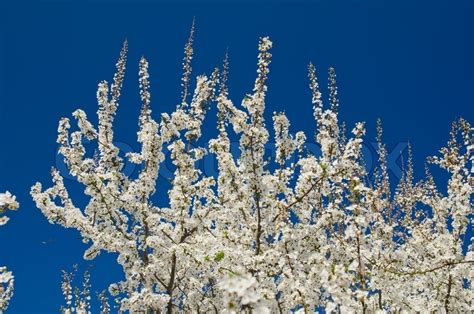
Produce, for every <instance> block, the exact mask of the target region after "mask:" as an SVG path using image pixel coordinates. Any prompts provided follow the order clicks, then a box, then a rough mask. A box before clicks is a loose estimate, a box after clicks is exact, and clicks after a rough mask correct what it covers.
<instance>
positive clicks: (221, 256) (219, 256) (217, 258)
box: [214, 251, 224, 262]
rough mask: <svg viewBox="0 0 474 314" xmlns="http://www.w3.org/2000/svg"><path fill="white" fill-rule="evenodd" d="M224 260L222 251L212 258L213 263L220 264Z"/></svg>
mask: <svg viewBox="0 0 474 314" xmlns="http://www.w3.org/2000/svg"><path fill="white" fill-rule="evenodd" d="M223 259H224V252H222V251H219V252H217V253H216V255H215V256H214V261H216V262H220V261H222V260H223Z"/></svg>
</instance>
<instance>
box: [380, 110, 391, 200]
mask: <svg viewBox="0 0 474 314" xmlns="http://www.w3.org/2000/svg"><path fill="white" fill-rule="evenodd" d="M382 135H383V128H382V120H381V119H380V118H379V119H377V154H378V159H379V164H380V170H381V173H380V175H381V181H380V184H381V186H382V190H384V192H385V193H386V195H387V196H389V195H390V181H389V177H388V169H387V149H386V147H385V145H384V144H383V142H382Z"/></svg>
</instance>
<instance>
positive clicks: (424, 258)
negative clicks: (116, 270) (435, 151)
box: [31, 28, 474, 313]
mask: <svg viewBox="0 0 474 314" xmlns="http://www.w3.org/2000/svg"><path fill="white" fill-rule="evenodd" d="M193 34H194V28H193V29H192V32H191V36H190V39H189V40H188V43H187V44H186V47H185V58H184V64H183V72H184V74H183V79H182V87H183V92H182V99H181V102H180V103H179V105H178V106H177V107H176V110H175V111H174V112H172V113H170V114H168V113H163V114H161V115H160V118H159V119H158V120H155V119H154V118H153V117H152V111H151V96H150V91H149V88H150V82H149V75H148V66H149V65H148V61H147V60H146V59H145V58H142V59H141V60H140V64H139V77H140V78H139V86H140V96H141V100H142V109H141V112H140V116H139V125H138V128H139V130H138V132H137V137H138V142H139V143H140V144H141V150H140V151H138V152H132V153H129V154H127V156H126V157H125V158H128V159H129V160H130V161H131V162H133V163H136V164H140V165H142V167H141V170H140V173H139V174H138V175H137V176H136V177H135V176H133V177H132V176H127V175H125V174H124V172H123V166H124V160H123V158H122V157H121V156H120V155H119V153H118V152H119V149H118V147H116V146H115V145H114V140H113V137H114V134H113V122H114V118H115V114H116V110H117V108H118V105H119V97H120V88H121V86H122V82H123V77H124V73H125V64H126V55H127V49H128V45H127V43H125V44H124V46H123V48H122V51H121V54H120V57H119V61H118V62H117V72H116V74H115V76H114V79H113V83H112V84H111V87H110V88H109V84H108V83H107V82H106V81H102V82H101V83H99V87H98V91H97V100H98V104H99V109H98V117H99V122H98V126H97V127H95V126H94V125H93V124H92V123H91V122H90V121H89V120H88V118H87V116H86V113H85V112H83V111H82V110H77V111H75V112H74V114H73V117H74V118H75V119H76V121H77V125H78V130H76V131H73V130H72V129H71V123H70V120H69V119H67V118H63V119H61V121H60V122H59V128H58V140H57V142H58V143H59V145H60V153H61V154H62V155H63V156H64V159H65V163H66V165H67V167H68V169H69V171H70V173H71V175H72V176H74V177H75V178H76V180H77V181H78V182H79V183H81V184H82V185H83V186H84V193H85V194H86V195H87V196H88V197H89V203H88V205H87V206H86V207H85V208H79V207H77V206H76V205H74V202H73V200H72V198H71V197H70V195H69V193H68V189H67V187H66V185H65V183H64V180H63V178H62V177H61V175H60V173H59V172H58V171H57V170H55V169H53V171H52V178H53V185H52V187H49V188H46V189H43V187H42V185H41V184H40V183H36V184H35V185H34V186H33V187H32V190H31V195H32V197H33V199H34V201H35V202H36V205H37V206H38V208H40V209H41V211H42V212H43V214H44V215H45V216H46V218H47V219H48V220H49V221H50V222H51V223H57V224H60V225H63V226H64V227H67V228H73V229H76V230H78V231H79V232H80V234H81V237H82V239H83V241H84V242H86V243H89V244H90V247H89V248H88V249H87V250H86V251H85V253H84V258H86V259H93V258H95V257H96V256H97V255H98V254H99V253H100V252H101V251H106V252H112V253H115V254H117V256H118V257H117V263H119V264H120V265H121V266H122V268H123V272H124V278H123V280H121V281H119V282H116V283H113V284H111V286H110V287H109V292H110V293H111V294H112V295H113V296H114V297H116V298H117V300H119V304H120V306H121V309H122V310H124V311H125V310H128V311H130V312H139V311H142V312H143V311H148V312H160V313H161V312H166V313H173V312H178V311H183V312H193V313H194V312H197V313H201V312H228V313H241V312H245V313H250V312H253V313H283V312H288V311H298V312H305V313H306V312H313V311H315V310H316V309H321V308H324V309H326V311H328V312H333V311H335V312H343V313H345V312H353V311H357V312H399V311H443V310H444V311H446V312H450V311H451V310H452V309H457V310H459V311H462V312H464V311H466V312H467V311H473V310H474V300H473V298H472V293H473V291H472V289H473V288H472V280H473V276H474V269H473V263H474V253H473V247H472V245H471V244H469V243H471V241H470V239H467V240H466V239H464V237H465V234H466V230H467V228H468V226H469V219H471V218H472V189H473V186H472V183H473V181H472V177H471V174H472V170H471V168H470V167H472V163H473V154H472V152H473V150H474V142H473V138H472V131H473V129H472V127H471V126H470V124H469V123H468V122H467V121H466V120H463V119H460V120H459V121H457V122H456V123H454V124H453V130H452V132H451V133H452V134H451V139H450V141H449V142H448V144H447V146H446V147H445V148H443V149H441V151H440V153H441V156H439V157H434V158H432V159H430V163H431V164H434V165H437V166H439V167H441V168H442V169H445V170H446V171H447V172H448V174H449V176H450V179H449V182H448V186H447V192H445V193H442V192H441V191H442V189H438V188H437V187H436V184H435V180H434V178H433V176H432V175H431V174H430V172H429V168H428V167H427V175H426V178H425V179H423V180H421V181H419V182H415V181H414V175H413V168H412V163H411V157H409V162H408V166H407V167H406V169H405V170H404V175H403V177H402V179H401V180H400V182H399V184H398V185H397V186H396V188H393V189H392V188H391V187H390V181H391V180H390V178H389V177H388V171H387V166H386V148H385V146H384V144H383V143H382V128H381V126H379V128H378V136H377V138H378V142H379V144H378V155H379V166H378V168H377V170H376V173H375V175H374V177H373V178H370V175H369V173H368V171H367V170H366V168H365V166H364V160H363V156H362V151H361V147H362V143H363V140H364V139H363V138H364V136H365V126H364V123H357V124H356V125H355V126H354V127H353V129H352V133H351V134H346V132H345V128H344V127H342V124H341V123H340V121H339V115H338V107H339V100H338V91H337V86H336V72H335V70H334V69H333V68H331V69H330V70H329V106H325V105H324V102H323V99H322V93H321V92H320V88H319V83H318V81H317V75H316V69H315V67H314V66H313V65H312V64H310V66H309V80H310V84H309V85H310V89H311V92H312V103H313V111H314V117H315V125H316V126H317V128H315V135H314V138H315V140H316V142H317V143H318V144H319V145H320V147H321V153H320V154H317V155H316V154H312V153H311V152H308V150H307V149H305V145H306V143H308V141H307V136H306V135H305V134H304V133H303V132H296V133H294V134H293V133H291V132H290V129H291V125H290V121H289V119H288V118H287V117H286V115H285V114H284V113H274V114H273V117H272V120H273V128H270V127H267V125H266V121H265V106H266V93H267V86H266V81H267V76H268V74H269V69H270V62H271V53H270V49H271V47H272V42H271V41H270V39H269V38H267V37H263V38H261V39H260V42H259V47H258V49H259V54H258V67H257V77H256V80H255V83H254V86H253V89H252V92H251V93H249V94H247V95H246V96H245V97H244V98H243V100H242V103H241V105H240V106H239V105H236V104H234V102H233V101H232V100H231V99H230V96H229V90H228V87H227V80H228V75H229V62H228V58H227V57H226V59H225V61H224V65H223V67H222V69H220V70H215V71H214V72H213V73H212V74H211V75H210V76H206V75H201V76H198V77H197V79H196V84H195V89H194V93H190V92H189V90H190V75H191V65H190V62H191V60H192V53H193V48H192V42H193ZM191 95H192V96H191ZM190 96H191V97H190ZM212 104H215V105H216V107H217V110H218V123H217V128H218V135H217V136H216V137H215V138H213V139H211V140H210V141H203V140H201V135H202V131H203V122H204V118H205V116H206V115H207V113H208V111H209V110H208V109H209V107H210V105H212ZM204 130H205V129H204ZM272 136H273V141H274V143H275V148H276V154H275V156H269V155H268V153H267V152H266V151H265V146H266V145H267V144H268V143H269V141H271V137H272ZM231 137H232V138H234V137H235V138H237V139H238V140H239V151H238V153H235V152H233V151H231V149H230V142H231ZM84 139H88V140H91V141H95V142H96V143H97V148H98V151H97V153H96V154H94V156H93V157H88V156H91V154H86V151H85V147H84V146H83V141H84ZM164 149H169V150H170V151H171V155H170V158H171V162H172V164H173V165H174V175H173V177H172V178H171V180H170V188H169V189H168V198H169V203H168V204H167V205H166V206H158V205H157V204H156V203H155V202H154V201H153V198H152V196H153V195H154V193H155V192H156V191H157V189H158V186H157V182H158V173H159V169H160V165H162V164H163V163H164V162H165V154H164ZM206 155H212V156H214V157H215V159H216V160H217V163H218V169H219V171H218V174H217V175H216V176H206V174H205V173H204V172H203V171H202V169H200V168H199V166H198V165H199V161H200V160H201V159H202V158H203V157H204V156H206ZM159 188H160V189H164V188H165V187H161V186H159ZM466 243H467V244H469V245H467V250H465V249H464V250H463V247H465V246H466V245H465V244H466Z"/></svg>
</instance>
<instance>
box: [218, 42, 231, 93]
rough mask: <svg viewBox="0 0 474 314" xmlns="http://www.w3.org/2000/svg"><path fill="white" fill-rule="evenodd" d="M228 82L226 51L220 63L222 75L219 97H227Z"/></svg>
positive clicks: (227, 55)
mask: <svg viewBox="0 0 474 314" xmlns="http://www.w3.org/2000/svg"><path fill="white" fill-rule="evenodd" d="M228 80H229V50H228V49H226V51H225V55H224V61H223V62H222V74H221V81H220V87H219V94H220V95H221V96H227V95H228V93H229V88H228V86H227V81H228Z"/></svg>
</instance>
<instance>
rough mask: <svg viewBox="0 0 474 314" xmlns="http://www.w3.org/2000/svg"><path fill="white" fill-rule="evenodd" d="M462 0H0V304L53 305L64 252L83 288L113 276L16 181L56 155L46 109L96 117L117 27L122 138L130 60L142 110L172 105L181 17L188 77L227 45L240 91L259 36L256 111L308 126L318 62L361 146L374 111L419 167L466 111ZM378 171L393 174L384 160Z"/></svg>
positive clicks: (473, 81)
mask: <svg viewBox="0 0 474 314" xmlns="http://www.w3.org/2000/svg"><path fill="white" fill-rule="evenodd" d="M473 10H474V9H473V3H472V1H469V0H464V1H462V0H461V1H456V3H453V2H452V1H436V0H431V1H408V0H400V1H384V0H377V1H375V0H374V1H360V0H350V1H340V0H331V1H330V0H319V1H316V0H313V1H309V0H308V1H302V0H300V1H287V2H285V1H244V2H238V1H219V2H218V1H189V2H186V1H177V2H171V1H170V2H160V1H151V0H150V1H141V0H138V1H125V0H123V1H109V0H95V1H94V0H89V1H72V0H71V1H67V0H51V1H45V0H43V1H34V2H33V1H23V0H19V1H7V0H3V1H0V139H1V147H2V149H1V153H0V191H3V190H7V189H8V190H9V191H11V192H13V193H14V194H16V195H17V196H18V199H19V201H20V203H21V208H20V210H19V211H18V212H15V213H12V214H11V215H10V217H11V221H10V222H9V224H8V225H6V226H4V227H2V228H0V238H1V243H2V244H1V248H0V265H7V266H8V267H9V268H10V269H11V270H12V271H14V273H15V283H16V289H15V296H14V298H13V300H12V302H11V306H10V309H9V311H8V312H9V313H54V312H56V311H57V309H58V308H59V306H60V305H61V304H62V296H61V291H60V270H61V269H70V268H71V267H72V265H73V264H74V263H79V264H80V265H81V267H82V269H85V268H86V267H88V265H90V266H92V268H91V269H92V283H93V287H94V288H95V289H96V290H101V289H103V288H106V286H107V284H108V283H110V282H111V281H112V280H117V279H119V278H120V269H119V268H118V266H116V265H115V262H114V257H113V256H110V255H107V254H102V255H100V256H99V257H98V258H97V259H96V260H95V261H93V262H87V263H86V262H84V261H83V260H82V254H83V248H84V245H83V244H81V242H80V240H79V238H78V234H77V233H76V232H75V231H74V230H66V229H63V228H62V227H60V226H56V225H50V224H49V223H48V222H47V220H46V219H45V218H44V217H43V216H42V214H41V213H40V211H39V210H38V209H36V208H35V206H34V204H33V202H32V201H31V198H30V197H29V190H30V187H31V185H33V184H34V183H35V182H36V181H40V182H42V183H44V185H46V186H48V185H49V182H50V178H49V171H50V168H51V166H58V165H59V166H60V163H58V158H57V156H56V148H57V147H56V143H55V141H56V130H57V123H58V120H59V119H60V117H63V116H70V114H71V112H72V111H73V110H75V109H76V108H82V109H83V110H85V111H86V113H88V115H89V116H90V117H93V118H92V120H94V121H96V118H95V117H94V114H95V112H96V110H97V108H96V100H95V91H96V86H97V83H98V82H99V81H100V80H103V79H106V80H109V81H110V80H111V78H112V76H113V72H114V64H115V60H116V58H117V56H118V52H119V49H120V47H121V44H122V41H123V40H124V39H125V38H128V40H129V45H130V51H129V58H128V69H127V74H126V79H125V86H124V90H123V92H122V95H123V96H122V98H121V104H120V108H119V111H118V117H117V126H116V140H117V141H119V142H120V143H122V144H121V145H122V146H123V147H124V149H129V148H133V149H138V145H137V144H136V141H135V131H136V125H137V116H138V112H139V108H140V102H139V95H138V84H137V80H138V74H137V73H138V61H139V58H140V57H141V56H142V55H145V56H146V57H147V58H148V60H149V62H150V72H151V73H150V75H151V83H152V87H151V92H152V108H153V110H154V115H155V117H156V116H157V113H158V112H163V111H164V112H170V111H172V110H173V108H174V106H175V105H176V104H177V103H178V101H179V95H180V73H181V60H182V56H183V46H184V43H185V41H186V38H187V36H188V32H189V28H190V24H191V21H192V19H193V17H195V18H196V24H197V31H196V41H195V59H194V63H193V68H194V71H195V72H194V73H195V74H200V73H203V72H206V73H210V72H211V71H212V69H213V67H214V66H216V65H219V64H220V63H221V60H222V57H223V54H224V52H225V49H226V47H228V49H229V52H230V60H231V78H230V93H231V98H232V99H233V100H234V101H236V102H240V99H241V98H242V96H243V95H245V93H246V92H249V91H251V88H252V84H253V81H254V77H255V69H256V55H257V52H256V47H257V42H258V38H259V36H264V35H265V36H266V35H268V36H270V37H271V39H272V40H273V42H274V48H273V49H272V53H273V62H272V65H271V73H270V79H269V82H268V84H269V94H268V103H267V110H268V113H271V112H273V111H286V113H287V115H288V117H289V118H290V121H292V129H293V130H294V131H296V130H304V131H305V132H306V133H307V134H312V132H313V131H314V127H315V125H314V122H313V120H312V114H311V112H312V111H311V103H310V93H309V90H308V82H307V74H306V67H307V64H308V62H309V61H312V62H313V63H314V64H315V65H316V67H317V69H318V70H319V74H320V81H321V83H322V84H323V85H325V84H326V77H325V76H326V72H327V68H328V67H329V66H331V65H332V66H334V67H336V70H337V73H338V85H339V91H340V112H341V118H342V119H343V120H345V121H347V123H348V126H349V127H352V125H353V124H354V123H355V122H356V121H366V122H367V126H368V135H367V137H366V139H367V142H368V143H369V144H368V146H367V149H368V150H369V151H370V142H373V141H374V138H375V132H374V130H375V121H376V119H377V118H379V117H380V118H381V119H382V120H383V125H384V140H385V142H386V143H387V145H388V148H389V151H390V152H394V154H392V156H393V157H394V160H395V161H397V160H396V158H395V157H396V155H397V152H398V151H399V150H401V149H403V148H404V147H405V144H404V143H406V142H407V141H410V142H411V143H412V145H413V151H414V158H415V167H416V168H417V171H416V174H417V175H419V176H421V175H422V173H423V164H424V159H425V157H426V156H429V155H433V154H435V153H436V152H437V150H438V149H439V148H440V147H441V146H442V145H444V144H445V143H446V141H447V139H448V135H449V129H450V123H451V122H452V121H453V120H455V119H456V118H458V117H460V116H463V117H465V118H467V119H468V121H470V122H471V123H472V122H474V119H473V118H474V110H473V108H474V106H473V105H474V97H473V86H474V51H473V43H474V33H473V32H474V12H473ZM209 128H210V129H209V132H214V131H213V130H214V127H211V126H209ZM211 129H212V131H211ZM398 162H400V160H398ZM392 168H393V169H392V170H393V172H394V175H396V174H397V166H396V163H395V162H394V164H393V167H392ZM436 173H438V172H435V174H436ZM441 177H442V175H441ZM73 191H75V192H77V193H75V196H76V198H77V199H78V202H79V203H80V202H84V199H83V198H82V197H81V196H80V193H79V192H80V190H79V189H77V188H74V189H73Z"/></svg>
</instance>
